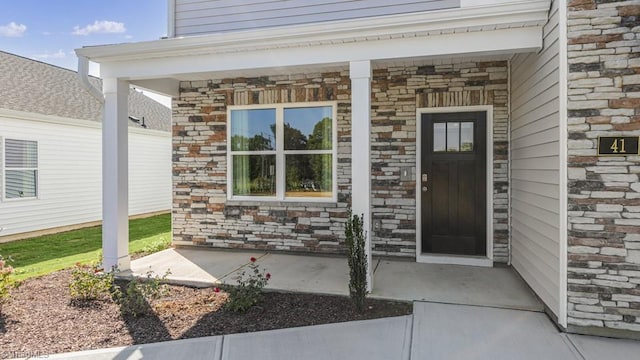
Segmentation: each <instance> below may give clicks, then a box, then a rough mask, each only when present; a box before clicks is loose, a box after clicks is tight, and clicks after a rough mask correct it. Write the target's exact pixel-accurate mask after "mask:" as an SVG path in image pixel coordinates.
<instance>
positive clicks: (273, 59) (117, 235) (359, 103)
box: [76, 0, 551, 290]
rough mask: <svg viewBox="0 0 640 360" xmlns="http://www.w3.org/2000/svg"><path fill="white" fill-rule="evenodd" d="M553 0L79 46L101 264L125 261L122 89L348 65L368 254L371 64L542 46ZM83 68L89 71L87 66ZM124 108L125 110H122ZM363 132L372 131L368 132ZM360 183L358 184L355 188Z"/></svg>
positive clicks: (355, 195)
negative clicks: (87, 92) (88, 86)
mask: <svg viewBox="0 0 640 360" xmlns="http://www.w3.org/2000/svg"><path fill="white" fill-rule="evenodd" d="M550 2H551V1H550V0H529V1H514V2H508V3H504V2H503V3H501V4H498V5H485V6H470V7H462V8H457V9H447V10H438V11H429V12H422V13H412V14H401V15H392V16H381V17H374V18H364V19H355V20H345V21H335V22H327V23H321V24H307V25H296V26H287V27H279V28H273V29H260V30H251V31H243V32H234V33H225V34H214V35H205V36H193V37H187V38H172V39H163V40H156V41H148V42H139V43H131V44H119V45H106V46H96V47H86V48H82V49H77V50H76V53H77V54H78V56H79V57H80V58H81V60H82V61H83V62H84V61H85V60H90V61H93V62H96V63H99V64H100V65H101V69H100V70H101V76H102V78H103V79H104V84H105V86H104V89H103V92H104V94H105V111H104V117H105V119H104V121H103V184H104V186H103V220H104V227H105V228H106V229H110V230H109V231H105V232H104V233H103V250H104V258H105V266H106V267H107V268H111V267H117V268H119V269H120V270H126V269H127V268H128V267H129V256H128V236H127V233H128V227H127V226H128V225H127V217H126V214H127V211H126V209H127V200H128V186H127V177H128V173H127V166H128V164H127V135H126V122H127V121H128V120H127V116H126V109H127V105H126V104H127V103H126V94H128V86H129V84H133V85H135V86H138V87H142V88H145V89H148V90H151V91H155V92H159V93H163V94H167V95H171V96H174V97H177V96H179V83H180V81H189V80H206V79H220V78H230V77H251V76H267V75H274V74H296V73H302V72H318V71H319V70H320V71H322V70H324V69H335V68H339V69H343V70H344V69H347V68H348V69H349V72H350V78H351V91H352V97H351V117H352V119H351V132H352V133H353V134H357V135H355V136H354V137H353V139H352V144H351V145H352V164H356V165H355V166H353V169H352V177H351V182H352V202H353V204H352V208H353V211H354V213H356V214H362V215H363V224H364V228H365V231H366V232H367V235H366V236H367V238H366V244H367V257H368V259H369V269H368V276H369V290H371V288H372V281H373V279H372V273H373V271H372V267H371V265H372V261H371V235H370V234H371V231H370V230H371V221H370V219H371V196H370V195H371V193H370V181H371V178H370V152H369V151H362V149H370V144H371V139H370V133H371V129H370V126H371V111H370V110H371V106H370V102H371V78H372V68H375V66H376V65H384V64H386V63H395V62H403V61H412V60H425V59H437V58H452V57H481V56H495V55H502V56H507V54H515V53H521V52H532V51H538V50H540V49H541V48H542V46H543V26H544V25H545V23H547V21H548V12H549V8H550ZM85 74H86V73H85ZM123 114H124V115H123ZM367 135H369V136H367ZM356 184H357V186H356Z"/></svg>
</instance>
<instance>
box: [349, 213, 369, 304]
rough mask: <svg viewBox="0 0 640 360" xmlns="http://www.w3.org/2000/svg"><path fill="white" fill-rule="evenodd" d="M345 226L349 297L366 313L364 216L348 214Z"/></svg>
mask: <svg viewBox="0 0 640 360" xmlns="http://www.w3.org/2000/svg"><path fill="white" fill-rule="evenodd" d="M348 216H349V218H348V220H347V223H346V226H345V231H344V233H345V243H346V245H347V259H348V262H349V295H350V296H351V299H352V300H353V302H354V304H355V306H356V309H357V310H358V311H359V312H362V311H364V301H365V298H366V296H367V255H366V252H365V232H364V230H363V228H362V222H363V220H362V218H363V217H362V216H358V215H354V214H353V213H352V212H351V210H349V212H348Z"/></svg>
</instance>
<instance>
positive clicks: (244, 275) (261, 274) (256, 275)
mask: <svg viewBox="0 0 640 360" xmlns="http://www.w3.org/2000/svg"><path fill="white" fill-rule="evenodd" d="M250 261H251V262H250V263H249V270H248V271H247V270H243V271H242V272H241V273H240V275H238V277H237V278H236V283H237V285H236V286H229V285H226V286H223V289H224V290H225V291H226V292H227V293H228V294H229V300H228V301H227V303H226V304H225V308H226V309H228V310H231V311H233V312H245V311H247V310H248V309H249V308H250V307H252V306H253V305H255V304H257V303H258V302H260V300H262V289H264V287H265V286H267V282H269V279H271V274H270V273H268V272H265V271H264V270H261V269H260V266H259V265H258V264H257V263H256V258H254V257H251V258H250Z"/></svg>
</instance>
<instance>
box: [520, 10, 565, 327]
mask: <svg viewBox="0 0 640 360" xmlns="http://www.w3.org/2000/svg"><path fill="white" fill-rule="evenodd" d="M558 16H559V14H558V1H554V2H553V7H552V9H551V13H550V20H549V23H548V24H547V25H546V26H545V28H544V49H543V50H542V51H541V52H539V53H537V54H521V55H517V56H515V57H514V58H513V60H512V62H511V88H512V93H511V104H512V108H511V121H512V122H511V143H510V147H511V217H512V219H511V238H512V264H513V266H514V268H515V269H516V270H517V271H518V272H519V273H520V275H522V277H523V278H524V279H525V281H526V282H527V283H528V284H529V286H531V288H532V289H533V290H534V291H535V292H536V294H537V295H538V296H539V297H540V298H541V299H542V301H544V303H545V304H546V305H547V306H548V307H549V308H550V309H551V311H553V312H554V313H555V314H556V315H558V314H559V304H560V284H559V279H560V276H559V274H560V270H559V269H560V259H559V256H560V255H559V254H560V219H561V217H560V187H559V184H560V172H559V168H560V160H559V154H560V152H559V150H560V142H559V134H560V129H559V119H560V112H559V96H560V90H559V66H560V59H559V56H558V51H559V41H558V40H559V33H558V31H559V28H558ZM563 221H564V220H563Z"/></svg>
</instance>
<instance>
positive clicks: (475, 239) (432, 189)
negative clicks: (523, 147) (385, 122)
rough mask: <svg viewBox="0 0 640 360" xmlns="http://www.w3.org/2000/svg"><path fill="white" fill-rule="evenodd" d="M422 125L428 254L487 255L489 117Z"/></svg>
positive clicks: (456, 116) (472, 115)
mask: <svg viewBox="0 0 640 360" xmlns="http://www.w3.org/2000/svg"><path fill="white" fill-rule="evenodd" d="M421 120H422V124H421V125H422V134H421V136H422V154H421V156H422V159H421V160H422V164H421V166H422V170H421V172H422V174H420V175H419V178H418V179H417V180H418V181H419V182H420V185H421V186H420V188H421V189H420V190H421V191H422V204H421V206H422V252H423V253H435V254H452V255H486V241H487V239H486V191H487V190H486V141H485V140H486V139H485V134H486V133H485V131H486V113H484V112H463V113H443V114H423V115H422V119H421Z"/></svg>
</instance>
